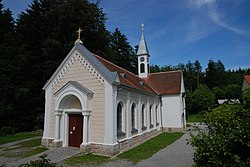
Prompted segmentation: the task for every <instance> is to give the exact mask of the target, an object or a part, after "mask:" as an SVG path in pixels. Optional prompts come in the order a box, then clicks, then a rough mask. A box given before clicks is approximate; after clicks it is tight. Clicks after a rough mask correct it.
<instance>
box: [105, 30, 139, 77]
mask: <svg viewBox="0 0 250 167" xmlns="http://www.w3.org/2000/svg"><path fill="white" fill-rule="evenodd" d="M110 47H111V50H112V51H113V55H112V60H113V62H114V63H115V64H116V65H118V66H120V67H123V68H125V69H127V70H129V71H131V72H133V73H136V72H137V68H136V67H137V57H136V55H135V51H134V49H133V48H132V47H131V46H130V45H129V43H128V39H127V37H126V36H125V35H124V34H122V33H121V31H120V30H119V29H118V28H116V29H115V31H114V32H113V33H112V34H111V38H110Z"/></svg>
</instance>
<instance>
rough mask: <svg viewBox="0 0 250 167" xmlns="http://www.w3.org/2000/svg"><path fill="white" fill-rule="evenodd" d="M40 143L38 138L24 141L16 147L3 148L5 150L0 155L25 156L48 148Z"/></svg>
mask: <svg viewBox="0 0 250 167" xmlns="http://www.w3.org/2000/svg"><path fill="white" fill-rule="evenodd" d="M40 145H41V139H40V138H38V139H33V140H29V141H24V142H21V143H18V145H17V147H10V148H7V149H5V151H7V152H5V153H3V154H1V156H5V157H21V158H25V157H29V156H32V155H35V154H38V153H41V152H44V151H46V150H48V149H47V148H45V147H42V146H40Z"/></svg>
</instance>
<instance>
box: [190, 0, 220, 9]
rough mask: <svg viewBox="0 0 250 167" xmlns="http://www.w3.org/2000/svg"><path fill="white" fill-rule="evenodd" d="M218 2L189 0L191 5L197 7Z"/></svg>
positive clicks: (213, 0)
mask: <svg viewBox="0 0 250 167" xmlns="http://www.w3.org/2000/svg"><path fill="white" fill-rule="evenodd" d="M215 3H216V0H189V6H190V7H195V8H198V9H200V8H202V7H204V6H210V5H213V4H215Z"/></svg>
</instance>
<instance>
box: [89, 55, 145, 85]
mask: <svg viewBox="0 0 250 167" xmlns="http://www.w3.org/2000/svg"><path fill="white" fill-rule="evenodd" d="M93 55H94V56H97V57H99V58H101V59H102V60H104V61H106V62H108V63H110V64H112V65H114V66H115V67H117V68H120V69H122V70H124V71H126V72H128V73H130V74H132V75H134V76H135V77H137V78H139V79H140V80H143V79H142V78H140V77H139V76H137V75H135V74H134V73H132V72H130V71H128V70H126V69H125V68H122V67H120V66H118V65H116V64H114V63H112V62H111V61H108V60H106V59H104V58H103V57H101V56H99V55H97V54H94V53H93ZM118 72H119V71H118Z"/></svg>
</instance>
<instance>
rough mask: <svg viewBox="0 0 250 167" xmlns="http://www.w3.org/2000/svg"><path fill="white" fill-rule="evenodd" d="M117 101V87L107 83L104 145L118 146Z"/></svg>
mask: <svg viewBox="0 0 250 167" xmlns="http://www.w3.org/2000/svg"><path fill="white" fill-rule="evenodd" d="M116 100H117V86H115V85H113V86H112V85H110V84H109V83H108V82H107V81H105V128H104V130H105V132H104V143H105V144H106V145H107V144H109V145H110V144H116V143H117V136H116V130H117V126H116V124H117V112H116V110H117V109H116V108H117V107H116V103H117V102H116Z"/></svg>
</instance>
